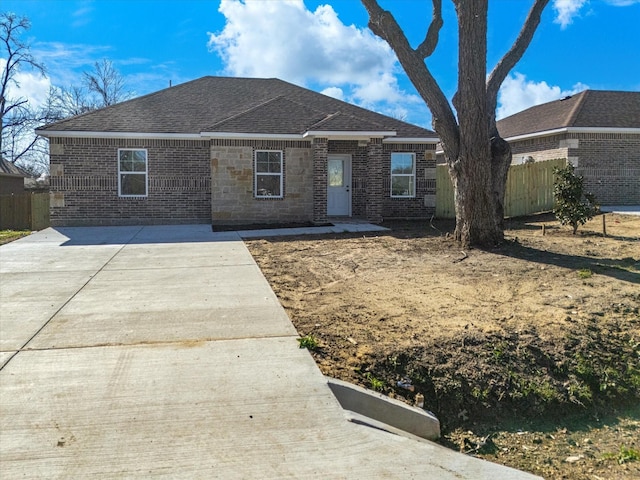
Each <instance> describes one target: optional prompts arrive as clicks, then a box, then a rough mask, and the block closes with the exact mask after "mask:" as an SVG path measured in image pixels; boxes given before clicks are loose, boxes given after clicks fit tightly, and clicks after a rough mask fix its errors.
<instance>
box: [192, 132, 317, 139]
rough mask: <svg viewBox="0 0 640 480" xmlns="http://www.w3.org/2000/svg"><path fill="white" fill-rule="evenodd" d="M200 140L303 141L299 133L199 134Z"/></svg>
mask: <svg viewBox="0 0 640 480" xmlns="http://www.w3.org/2000/svg"><path fill="white" fill-rule="evenodd" d="M200 136H201V137H202V138H208V139H209V138H210V139H216V138H219V139H231V140H304V137H303V135H301V134H299V133H239V132H201V133H200Z"/></svg>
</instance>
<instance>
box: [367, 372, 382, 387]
mask: <svg viewBox="0 0 640 480" xmlns="http://www.w3.org/2000/svg"><path fill="white" fill-rule="evenodd" d="M364 378H366V379H367V380H368V381H369V385H371V388H372V389H373V390H377V391H382V390H383V389H384V382H383V381H382V380H380V379H378V378H376V377H374V376H373V375H372V374H371V372H367V373H366V374H365V376H364Z"/></svg>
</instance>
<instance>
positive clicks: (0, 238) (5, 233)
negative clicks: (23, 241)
mask: <svg viewBox="0 0 640 480" xmlns="http://www.w3.org/2000/svg"><path fill="white" fill-rule="evenodd" d="M27 235H31V231H30V230H0V245H4V244H5V243H9V242H13V241H14V240H17V239H19V238H22V237H26V236H27Z"/></svg>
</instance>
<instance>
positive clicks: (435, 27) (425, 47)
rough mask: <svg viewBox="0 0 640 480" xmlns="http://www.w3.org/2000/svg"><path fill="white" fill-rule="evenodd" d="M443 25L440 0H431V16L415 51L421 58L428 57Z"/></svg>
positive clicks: (434, 47) (436, 43)
mask: <svg viewBox="0 0 640 480" xmlns="http://www.w3.org/2000/svg"><path fill="white" fill-rule="evenodd" d="M442 25H444V22H443V21H442V0H433V16H432V18H431V24H430V25H429V30H427V35H426V37H425V38H424V41H423V42H422V43H421V44H420V45H418V48H417V49H416V53H417V54H418V55H420V56H421V57H422V58H427V57H430V56H431V54H432V53H433V52H434V50H435V49H436V46H437V45H438V39H439V35H440V29H441V28H442Z"/></svg>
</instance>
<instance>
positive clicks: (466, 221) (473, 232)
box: [361, 0, 550, 246]
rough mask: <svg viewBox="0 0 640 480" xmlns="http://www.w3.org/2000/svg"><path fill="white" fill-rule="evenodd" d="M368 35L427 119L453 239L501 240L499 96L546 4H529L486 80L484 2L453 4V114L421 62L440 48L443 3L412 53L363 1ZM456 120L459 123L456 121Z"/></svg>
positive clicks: (503, 159)
mask: <svg viewBox="0 0 640 480" xmlns="http://www.w3.org/2000/svg"><path fill="white" fill-rule="evenodd" d="M361 1H362V4H363V5H364V6H365V8H366V9H367V12H368V13H369V28H371V30H372V31H373V32H374V33H375V34H376V35H378V36H380V37H381V38H383V39H385V40H386V41H387V43H389V45H390V46H391V48H393V50H394V51H395V52H396V55H397V56H398V60H399V61H400V63H401V65H402V67H403V68H404V70H405V72H406V73H407V76H408V77H409V79H410V80H411V82H412V83H413V85H414V86H415V87H416V90H417V91H418V93H419V94H420V96H421V97H422V98H423V99H424V101H425V103H426V104H427V105H428V107H429V109H430V110H431V113H432V115H433V128H434V130H435V131H436V133H437V134H438V136H439V137H440V142H441V145H442V149H443V150H444V155H445V158H446V160H447V165H448V167H449V175H450V177H451V181H452V183H453V186H454V192H455V193H454V199H455V208H456V230H455V238H456V239H457V240H458V241H459V242H461V243H462V244H463V245H472V244H473V245H481V246H492V245H496V244H498V243H500V242H502V241H503V240H504V193H505V188H506V181H507V173H508V171H509V165H510V164H511V147H510V146H509V144H508V143H507V142H506V141H505V140H503V139H502V138H500V135H499V134H498V130H497V128H496V115H495V112H496V105H497V98H498V90H499V89H500V85H501V84H502V82H503V81H504V79H505V77H506V76H507V74H508V73H509V71H511V69H512V68H513V67H514V66H515V64H516V63H517V62H518V61H519V60H520V58H522V55H523V54H524V52H525V51H526V49H527V48H528V46H529V44H530V43H531V40H532V38H533V35H534V33H535V31H536V29H537V27H538V25H539V23H540V17H541V15H542V12H543V10H544V9H545V7H546V6H547V4H548V3H549V1H550V0H533V4H532V6H531V10H530V11H529V15H528V16H527V19H526V21H525V23H524V24H523V26H522V29H521V30H520V33H519V35H518V38H517V39H516V41H515V42H514V44H513V45H512V47H511V49H510V50H509V51H508V52H507V53H506V54H505V55H504V56H503V57H502V58H501V59H500V61H499V62H498V64H497V65H496V66H495V68H494V69H493V71H492V72H491V74H490V75H489V76H488V78H487V74H486V71H487V70H486V68H487V65H486V61H487V15H488V8H489V0H452V2H453V4H454V5H455V7H456V14H457V17H458V40H459V45H458V50H459V58H458V60H459V61H458V91H457V92H456V94H455V96H454V98H453V105H454V106H455V108H456V115H454V113H453V111H452V109H451V108H450V106H449V104H448V102H447V100H446V97H445V96H444V93H443V92H442V89H441V88H440V87H439V85H438V83H437V82H436V80H435V78H434V77H433V75H432V74H431V71H430V70H429V68H428V66H427V65H426V63H425V59H427V58H428V57H429V56H431V55H432V54H433V52H434V50H435V48H436V46H437V44H438V38H439V32H440V29H441V28H442V26H443V23H444V22H443V18H442V0H431V3H432V5H433V15H432V19H431V23H430V24H429V28H428V30H427V33H426V35H425V38H424V40H423V41H422V43H421V44H420V45H418V47H417V48H412V47H411V45H410V44H409V42H408V40H407V37H406V35H405V34H404V32H403V31H402V29H401V28H400V26H399V25H398V23H397V22H396V20H395V18H394V17H393V15H392V14H391V13H390V12H388V11H385V10H383V9H382V8H381V7H380V5H379V4H378V2H377V0H361ZM456 116H457V118H456Z"/></svg>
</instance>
